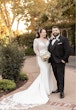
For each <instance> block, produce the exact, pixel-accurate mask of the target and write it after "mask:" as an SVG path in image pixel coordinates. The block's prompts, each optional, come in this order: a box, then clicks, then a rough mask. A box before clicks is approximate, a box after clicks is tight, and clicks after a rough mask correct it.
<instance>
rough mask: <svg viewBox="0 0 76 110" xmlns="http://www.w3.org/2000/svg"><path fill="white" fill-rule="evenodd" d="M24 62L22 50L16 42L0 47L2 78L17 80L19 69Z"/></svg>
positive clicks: (0, 71)
mask: <svg viewBox="0 0 76 110" xmlns="http://www.w3.org/2000/svg"><path fill="white" fill-rule="evenodd" d="M23 62H24V51H23V50H22V49H19V46H18V44H17V43H9V44H7V45H5V46H4V45H3V46H2V47H1V49H0V73H1V74H2V78H3V79H10V80H14V81H18V80H19V74H20V69H21V67H22V66H23Z"/></svg>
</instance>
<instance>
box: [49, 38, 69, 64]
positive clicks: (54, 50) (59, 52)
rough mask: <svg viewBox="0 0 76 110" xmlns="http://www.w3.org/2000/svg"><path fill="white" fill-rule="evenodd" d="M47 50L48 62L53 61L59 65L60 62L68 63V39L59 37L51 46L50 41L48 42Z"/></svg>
mask: <svg viewBox="0 0 76 110" xmlns="http://www.w3.org/2000/svg"><path fill="white" fill-rule="evenodd" d="M48 50H49V52H50V53H51V57H50V58H49V62H51V61H52V60H54V61H55V62H56V63H60V62H61V60H64V61H65V62H68V57H69V55H70V46H69V42H68V39H67V38H66V37H62V36H60V37H59V40H56V41H55V43H54V44H53V45H52V40H50V43H49V46H48Z"/></svg>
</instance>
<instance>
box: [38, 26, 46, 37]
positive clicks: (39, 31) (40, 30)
mask: <svg viewBox="0 0 76 110" xmlns="http://www.w3.org/2000/svg"><path fill="white" fill-rule="evenodd" d="M42 30H45V31H46V38H47V30H46V29H45V28H42V29H39V30H38V31H37V33H36V38H40V33H41V32H42Z"/></svg>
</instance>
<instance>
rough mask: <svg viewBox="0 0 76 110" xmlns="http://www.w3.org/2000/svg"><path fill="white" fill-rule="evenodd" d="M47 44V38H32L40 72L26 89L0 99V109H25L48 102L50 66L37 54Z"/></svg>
mask: <svg viewBox="0 0 76 110" xmlns="http://www.w3.org/2000/svg"><path fill="white" fill-rule="evenodd" d="M48 44H49V41H48V40H47V41H46V42H45V43H43V42H42V41H40V39H35V40H34V43H33V47H34V51H35V53H36V56H37V62H38V65H39V68H40V74H39V75H38V77H37V78H36V79H35V81H34V82H33V83H32V84H31V86H30V87H28V89H26V90H24V91H21V92H18V93H15V94H13V95H11V96H8V97H7V98H4V99H3V100H2V101H0V110H25V109H28V108H30V107H34V106H38V105H41V104H46V103H47V102H48V100H49V98H48V95H50V93H51V92H52V90H53V81H52V76H51V66H50V64H49V63H48V62H47V61H45V62H44V61H42V59H41V58H40V56H39V52H40V50H42V49H47V47H48Z"/></svg>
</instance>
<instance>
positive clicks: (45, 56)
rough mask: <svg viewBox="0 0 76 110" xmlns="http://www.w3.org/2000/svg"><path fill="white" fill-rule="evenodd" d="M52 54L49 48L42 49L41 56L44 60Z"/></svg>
mask: <svg viewBox="0 0 76 110" xmlns="http://www.w3.org/2000/svg"><path fill="white" fill-rule="evenodd" d="M50 56H51V54H50V52H49V51H48V50H41V51H40V57H41V59H42V60H43V61H47V60H48V59H49V58H50Z"/></svg>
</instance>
